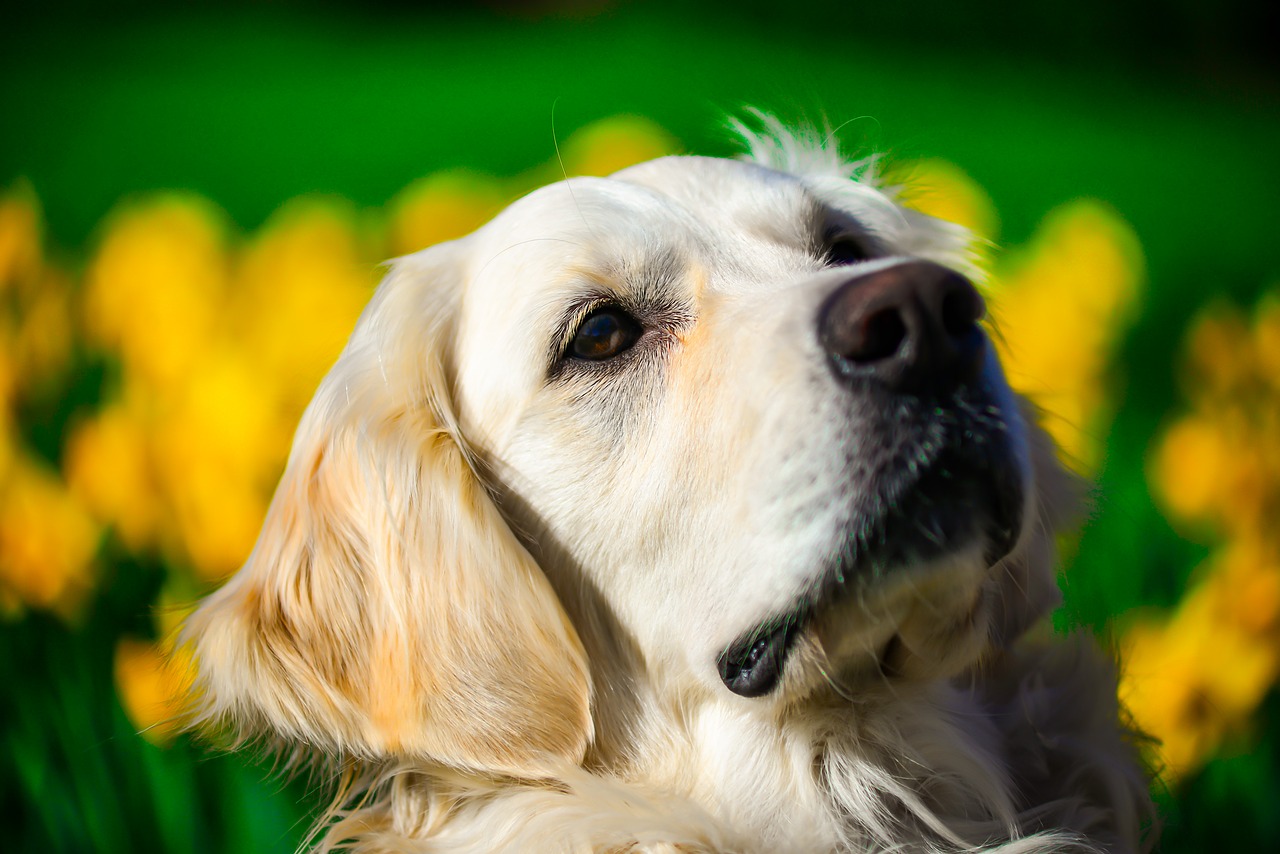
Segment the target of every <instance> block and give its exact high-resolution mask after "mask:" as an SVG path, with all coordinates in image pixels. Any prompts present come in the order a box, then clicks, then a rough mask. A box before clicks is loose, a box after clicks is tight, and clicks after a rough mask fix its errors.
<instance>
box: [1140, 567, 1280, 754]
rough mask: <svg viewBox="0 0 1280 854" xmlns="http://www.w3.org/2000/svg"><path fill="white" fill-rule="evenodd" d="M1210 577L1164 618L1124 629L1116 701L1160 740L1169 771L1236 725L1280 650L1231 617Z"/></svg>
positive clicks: (1270, 678) (1207, 750)
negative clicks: (1121, 662) (1118, 688)
mask: <svg viewBox="0 0 1280 854" xmlns="http://www.w3.org/2000/svg"><path fill="white" fill-rule="evenodd" d="M1222 593H1223V591H1222V589H1221V586H1220V584H1219V583H1217V581H1216V576H1211V577H1210V580H1209V581H1207V582H1206V583H1203V584H1201V585H1199V586H1197V587H1196V588H1195V589H1193V590H1192V591H1191V592H1190V593H1188V594H1187V596H1186V597H1185V598H1184V600H1183V602H1182V603H1181V604H1180V606H1179V608H1178V610H1177V612H1176V613H1175V614H1174V615H1173V617H1172V618H1171V619H1170V620H1168V621H1167V622H1165V623H1159V622H1155V621H1145V622H1139V623H1137V624H1135V625H1133V626H1131V627H1130V628H1129V630H1128V631H1127V632H1126V633H1125V635H1124V641H1123V650H1122V658H1123V661H1124V675H1123V678H1122V680H1121V686H1120V697H1121V701H1122V702H1123V703H1124V704H1125V705H1126V706H1127V707H1128V708H1129V710H1130V712H1131V713H1132V714H1133V717H1134V720H1135V721H1136V722H1137V723H1138V725H1139V727H1141V728H1142V729H1143V730H1144V731H1146V732H1147V733H1149V734H1151V735H1153V736H1156V737H1157V738H1158V739H1159V740H1160V742H1161V747H1160V754H1161V756H1162V757H1163V758H1164V760H1165V763H1166V770H1167V773H1168V775H1169V776H1170V777H1171V778H1173V779H1177V778H1179V777H1182V776H1185V775H1186V774H1188V773H1190V772H1191V771H1194V770H1195V769H1196V768H1197V767H1198V766H1199V765H1200V764H1201V763H1202V762H1203V761H1204V760H1205V759H1206V758H1207V757H1208V756H1209V755H1210V754H1211V753H1212V752H1213V751H1214V750H1215V749H1217V747H1218V746H1219V745H1220V744H1221V742H1222V740H1223V738H1224V737H1225V736H1226V735H1227V734H1228V733H1230V732H1232V731H1235V730H1238V729H1240V728H1241V727H1242V726H1243V725H1244V723H1245V721H1246V720H1247V719H1248V716H1249V715H1250V714H1251V713H1252V712H1253V710H1254V709H1255V708H1257V705H1258V703H1260V702H1261V701H1262V698H1263V697H1264V696H1265V695H1266V692H1267V690H1268V688H1269V687H1270V686H1271V685H1272V684H1273V683H1274V681H1275V678H1276V673H1277V664H1278V663H1280V649H1278V647H1277V644H1276V642H1275V638H1274V637H1267V636H1258V635H1255V634H1253V633H1251V632H1250V631H1249V630H1248V629H1247V628H1245V627H1243V626H1241V625H1240V624H1239V623H1237V622H1236V621H1234V620H1232V619H1231V616H1232V614H1231V609H1230V608H1229V607H1224V604H1225V603H1224V602H1223V596H1222Z"/></svg>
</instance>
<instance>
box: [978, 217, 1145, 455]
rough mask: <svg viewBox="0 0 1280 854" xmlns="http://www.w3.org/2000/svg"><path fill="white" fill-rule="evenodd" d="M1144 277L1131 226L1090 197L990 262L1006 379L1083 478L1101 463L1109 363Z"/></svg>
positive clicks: (993, 308) (1108, 409) (998, 341)
mask: <svg viewBox="0 0 1280 854" xmlns="http://www.w3.org/2000/svg"><path fill="white" fill-rule="evenodd" d="M1143 271H1144V264H1143V259H1142V251H1141V248H1140V246H1139V244H1138V240H1137V237H1136V236H1135V235H1134V233H1133V230H1132V229H1131V228H1130V227H1129V225H1128V224H1127V223H1126V222H1125V221H1124V220H1123V219H1121V218H1120V217H1119V216H1118V215H1116V214H1115V213H1114V212H1113V211H1112V210H1111V209H1110V208H1108V207H1106V206H1105V205H1102V204H1100V203H1098V202H1095V201H1090V200H1080V201H1075V202H1071V203H1069V204H1066V205H1063V206H1062V207H1059V208H1057V209H1055V210H1054V211H1053V212H1051V213H1050V214H1049V216H1048V217H1046V218H1045V221H1044V223H1043V224H1042V225H1041V226H1040V228H1039V229H1038V230H1037V232H1036V234H1035V235H1034V236H1033V237H1032V239H1031V241H1030V243H1029V244H1028V245H1026V246H1023V247H1019V248H1017V249H1014V250H1011V251H1009V253H1008V254H1006V255H1005V256H1004V257H1003V258H1002V259H1001V260H1000V261H999V262H998V263H997V265H996V269H995V273H994V276H993V283H992V286H991V288H990V297H989V300H988V302H989V305H990V308H991V314H992V316H993V319H994V326H995V333H996V334H995V341H996V347H997V349H998V350H999V352H1000V356H1001V360H1002V362H1003V363H1004V365H1005V371H1006V373H1007V374H1008V377H1009V382H1010V384H1011V385H1012V386H1013V387H1014V388H1015V389H1017V390H1018V391H1020V392H1022V393H1023V394H1026V395H1027V396H1028V397H1030V398H1031V399H1032V400H1033V401H1035V403H1036V404H1038V405H1039V406H1040V407H1041V408H1042V410H1043V411H1044V413H1045V418H1044V420H1043V423H1044V426H1045V428H1046V429H1047V430H1048V431H1049V433H1050V434H1051V435H1052V436H1053V437H1054V439H1055V440H1056V441H1057V443H1058V445H1059V447H1060V448H1062V450H1063V452H1064V453H1065V455H1066V457H1067V459H1068V460H1069V461H1071V462H1072V463H1074V464H1075V465H1077V466H1079V467H1081V468H1082V469H1083V470H1084V471H1085V472H1086V473H1089V472H1093V471H1095V470H1096V468H1097V466H1098V463H1099V462H1100V457H1101V453H1102V447H1103V443H1102V441H1101V437H1102V436H1103V435H1105V429H1106V425H1107V424H1108V423H1109V421H1110V418H1111V414H1112V413H1111V409H1112V403H1111V400H1110V395H1109V394H1108V388H1107V386H1108V382H1107V378H1108V372H1109V369H1110V363H1111V358H1112V355H1113V354H1114V352H1115V349H1116V347H1117V346H1118V344H1119V342H1120V339H1121V337H1122V335H1123V333H1124V332H1125V331H1127V329H1128V325H1129V323H1130V322H1131V321H1132V319H1133V317H1134V315H1135V312H1136V309H1137V307H1138V303H1139V300H1140V297H1141V289H1142V281H1143V276H1144V272H1143Z"/></svg>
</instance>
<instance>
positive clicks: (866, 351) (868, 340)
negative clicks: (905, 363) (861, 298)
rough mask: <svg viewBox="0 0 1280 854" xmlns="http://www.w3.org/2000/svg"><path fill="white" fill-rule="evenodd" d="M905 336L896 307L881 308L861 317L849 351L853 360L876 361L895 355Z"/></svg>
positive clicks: (905, 331) (903, 326)
mask: <svg viewBox="0 0 1280 854" xmlns="http://www.w3.org/2000/svg"><path fill="white" fill-rule="evenodd" d="M906 337H907V326H906V324H905V323H904V322H903V321H902V315H901V314H900V313H899V311H898V309H897V308H896V307H892V306H891V307H888V308H882V309H880V310H879V311H875V312H872V313H870V314H869V315H867V316H866V317H865V318H863V320H862V323H860V324H859V325H858V331H857V334H856V335H855V336H854V339H853V341H852V342H850V343H851V345H852V346H850V348H849V352H847V353H845V354H844V355H845V356H846V357H847V358H849V359H850V360H851V361H854V362H878V361H880V360H881V359H888V358H889V357H891V356H893V355H895V354H896V353H897V352H898V350H899V349H900V348H901V347H902V342H903V341H904V340H905V339H906Z"/></svg>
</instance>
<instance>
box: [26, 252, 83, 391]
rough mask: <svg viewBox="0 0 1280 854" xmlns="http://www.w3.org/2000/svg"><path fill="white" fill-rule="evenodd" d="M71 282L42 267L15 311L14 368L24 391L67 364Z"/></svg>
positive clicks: (70, 327) (71, 315)
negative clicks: (31, 288) (38, 276)
mask: <svg viewBox="0 0 1280 854" xmlns="http://www.w3.org/2000/svg"><path fill="white" fill-rule="evenodd" d="M72 317H73V308H72V294H71V283H70V281H69V280H68V279H67V278H66V276H65V274H63V273H62V272H60V271H58V270H54V269H52V268H48V267H46V268H45V269H44V270H43V272H42V274H41V275H40V278H39V280H38V282H37V283H36V287H35V288H34V289H33V290H32V292H31V293H30V295H29V296H28V298H27V299H26V300H24V302H23V304H22V305H20V306H19V309H18V329H17V336H16V338H15V340H14V342H13V347H14V365H15V368H16V371H17V375H18V376H19V377H21V379H22V386H23V387H24V388H26V389H29V388H32V387H34V386H35V385H36V384H38V383H40V382H42V381H47V380H48V379H50V378H51V377H54V376H56V375H58V374H60V373H61V372H62V371H64V370H66V368H67V367H68V366H69V365H70V363H71V346H72V344H71V340H72V339H71V336H72V332H73V329H72V326H73V324H72Z"/></svg>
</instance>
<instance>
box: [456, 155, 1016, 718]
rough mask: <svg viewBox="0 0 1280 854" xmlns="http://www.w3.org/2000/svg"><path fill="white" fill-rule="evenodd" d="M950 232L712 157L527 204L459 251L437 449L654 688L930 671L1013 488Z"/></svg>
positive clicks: (1002, 395)
mask: <svg viewBox="0 0 1280 854" xmlns="http://www.w3.org/2000/svg"><path fill="white" fill-rule="evenodd" d="M841 189H846V188H841ZM956 237H957V235H955V234H954V233H953V232H951V231H950V230H949V229H948V228H947V227H946V226H943V225H942V224H940V223H936V222H932V221H929V220H926V219H925V218H923V217H920V216H918V215H914V214H911V213H909V212H907V211H905V210H903V209H902V208H899V207H898V206H896V205H894V204H892V203H891V202H889V201H888V199H887V198H885V197H883V196H878V195H873V194H871V193H864V194H851V193H847V192H846V193H843V194H823V193H822V188H821V187H814V186H811V185H806V183H805V182H804V181H802V180H801V179H799V178H797V177H795V176H791V175H787V174H784V173H779V172H776V171H772V170H769V169H765V168H762V167H760V166H757V165H753V164H747V163H740V162H733V161H722V160H710V159H700V158H672V159H666V160H661V161H657V162H653V163H648V164H644V165H642V166H639V167H635V168H632V169H630V170H627V171H625V172H623V173H621V174H619V175H616V176H614V177H613V178H611V179H607V180H594V181H592V180H583V181H575V182H571V183H567V184H560V185H556V186H553V187H550V188H547V189H545V190H543V191H541V192H539V193H536V194H534V195H533V196H531V197H529V198H526V199H524V200H522V201H521V202H519V203H517V204H516V205H514V206H512V208H510V209H509V210H508V211H507V212H506V213H505V214H503V215H502V216H500V217H498V219H497V220H495V221H494V222H493V223H492V224H491V225H489V226H488V227H487V228H485V229H483V230H482V231H481V232H480V233H479V234H477V235H475V236H474V237H473V238H472V240H473V241H474V244H473V245H472V246H471V247H470V249H469V251H470V253H471V254H472V255H473V256H475V257H478V258H480V259H483V265H482V266H481V267H479V268H478V269H477V270H476V272H475V273H474V274H473V275H472V277H471V279H470V283H471V284H470V287H469V288H468V289H467V291H466V293H465V294H464V296H463V301H462V323H461V325H460V329H459V335H458V337H457V342H456V349H455V351H454V356H453V359H454V363H455V364H456V366H457V376H458V382H457V389H458V399H459V403H460V407H461V416H462V425H461V427H462V432H463V434H464V435H466V436H468V437H469V438H470V439H471V440H472V441H473V442H474V443H475V445H476V447H477V448H478V450H479V451H480V452H481V454H482V456H483V457H484V459H485V460H486V462H487V464H488V466H489V467H490V470H491V471H492V472H493V481H494V482H495V483H496V484H497V485H498V487H497V488H498V490H499V491H500V492H501V493H503V494H508V495H514V496H515V498H516V499H517V500H516V501H515V502H510V501H508V502H506V503H507V505H508V506H511V505H514V506H518V507H519V508H520V512H518V513H517V514H516V515H517V516H518V517H519V518H517V519H516V522H517V525H518V526H519V527H521V528H526V529H528V531H530V533H531V539H532V540H533V542H534V543H535V545H534V546H533V548H534V549H535V551H537V546H536V543H537V542H538V541H540V540H542V539H545V538H549V539H550V540H551V541H552V542H554V543H556V544H557V545H558V547H559V548H558V549H557V551H558V553H559V555H560V558H561V559H563V557H568V558H569V560H570V563H571V568H568V569H557V568H555V567H550V566H549V567H547V568H548V571H551V572H557V571H559V572H566V571H571V572H574V573H583V574H585V575H586V576H587V579H588V580H589V582H590V583H591V584H593V585H595V586H596V587H597V588H599V590H600V591H601V593H602V595H603V597H604V599H605V600H606V601H608V602H609V603H610V604H611V605H612V607H613V608H614V609H615V610H616V612H617V615H618V617H619V619H620V620H621V622H622V624H623V626H624V628H625V629H626V630H627V631H628V632H629V633H630V634H631V635H632V636H633V637H635V639H636V640H637V643H638V645H639V647H640V650H641V652H642V654H643V656H644V658H645V660H646V661H649V662H650V663H651V669H652V670H656V671H658V672H661V673H663V674H664V675H665V678H668V679H673V680H675V681H679V682H682V683H686V682H687V683H698V684H701V685H703V686H704V687H705V688H706V689H707V690H711V691H714V690H716V689H719V690H721V691H723V690H724V689H725V688H728V689H729V690H730V691H733V692H735V693H738V694H740V695H744V696H760V695H765V694H769V693H773V690H774V688H775V685H776V684H777V683H779V682H782V683H784V684H785V688H784V690H783V691H782V692H781V693H790V694H794V693H796V692H802V691H803V690H804V689H806V688H807V687H809V686H810V684H811V683H812V681H813V679H814V677H815V676H820V675H821V674H820V673H817V672H813V668H812V667H811V668H806V667H805V666H804V664H803V663H802V661H801V659H808V660H812V661H818V660H822V661H823V662H824V663H825V666H826V667H828V668H830V667H834V668H836V669H837V670H848V669H851V670H853V671H858V670H866V669H868V668H870V669H871V670H873V671H874V670H876V669H877V668H879V667H882V666H888V667H893V668H896V669H902V668H904V667H905V666H907V661H906V659H908V658H910V659H913V662H912V664H911V665H910V666H911V667H919V666H920V665H927V666H928V670H929V672H931V673H938V672H940V671H941V670H945V669H946V668H947V667H949V666H953V664H954V662H955V661H957V660H961V659H967V658H971V656H972V655H973V654H974V653H975V652H976V651H977V647H978V646H980V645H981V644H983V643H985V640H986V634H985V633H986V630H987V628H988V623H987V621H988V620H989V618H990V613H989V611H988V609H989V608H990V605H991V603H990V602H986V601H984V597H985V596H986V594H985V593H984V589H985V588H986V586H987V584H988V576H989V574H990V568H991V567H992V566H993V565H994V564H996V563H997V562H998V561H999V560H1000V559H1002V558H1003V557H1004V556H1005V555H1007V554H1008V553H1009V552H1010V551H1011V550H1012V549H1013V547H1014V545H1015V543H1016V541H1017V538H1018V534H1019V532H1020V531H1021V527H1022V517H1023V514H1024V503H1025V502H1026V500H1027V496H1028V494H1029V493H1030V491H1031V489H1032V480H1031V470H1030V465H1029V459H1028V452H1027V439H1026V429H1025V427H1024V425H1023V423H1022V417H1021V414H1020V412H1019V411H1018V408H1017V406H1016V404H1015V402H1014V400H1013V398H1012V396H1011V395H1010V393H1009V391H1008V388H1007V386H1006V385H1005V383H1004V380H1003V377H1002V374H1001V372H1000V368H999V365H998V364H997V362H996V360H995V358H994V357H993V355H992V353H991V348H990V347H989V346H988V345H987V342H986V339H985V335H984V334H983V332H982V331H981V329H980V328H979V326H978V320H979V319H980V318H981V316H982V314H983V304H982V300H981V298H980V297H979V296H978V294H977V292H976V290H974V288H973V286H972V285H971V284H970V283H969V282H968V281H967V280H966V279H965V278H964V277H963V276H962V275H961V274H960V273H958V272H956V271H954V270H952V269H950V268H948V267H946V266H943V265H942V264H940V263H938V262H945V263H950V264H956V263H957V261H959V260H960V259H962V258H963V255H962V253H961V251H960V249H961V247H960V245H959V244H958V243H957V242H951V241H955V239H956ZM949 242H950V245H948V244H949ZM931 257H932V258H933V259H934V260H928V259H929V258H931ZM513 283H519V284H518V285H513ZM497 342H502V343H501V346H496V345H497ZM554 562H556V561H546V560H544V561H543V563H544V564H547V563H554ZM561 583H562V584H564V583H571V582H566V581H561ZM798 647H805V648H807V649H808V651H809V653H810V654H808V655H798V656H793V653H794V652H795V651H796V649H797V648H798ZM889 658H891V659H894V660H887V659H889Z"/></svg>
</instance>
